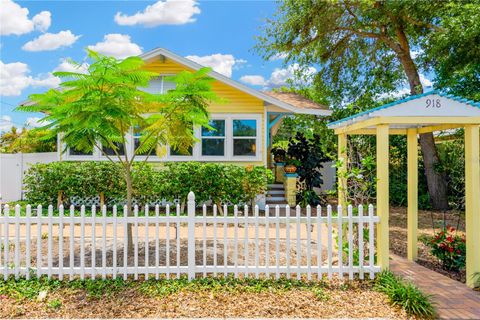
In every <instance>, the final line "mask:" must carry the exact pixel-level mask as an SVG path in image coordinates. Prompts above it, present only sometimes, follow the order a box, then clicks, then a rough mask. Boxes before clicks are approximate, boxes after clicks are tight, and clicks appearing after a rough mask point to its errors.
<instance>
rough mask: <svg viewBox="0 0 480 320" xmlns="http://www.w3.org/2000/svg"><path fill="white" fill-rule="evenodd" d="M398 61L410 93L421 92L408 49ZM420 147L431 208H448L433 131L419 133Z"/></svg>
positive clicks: (444, 181)
mask: <svg viewBox="0 0 480 320" xmlns="http://www.w3.org/2000/svg"><path fill="white" fill-rule="evenodd" d="M407 48H408V46H407ZM400 61H401V62H402V65H403V67H404V69H405V73H406V75H407V78H408V82H409V85H410V94H412V95H415V94H421V93H423V88H422V84H421V82H420V76H419V75H418V70H417V67H416V66H415V63H414V62H413V60H412V58H411V56H410V52H409V51H408V53H405V54H404V55H401V57H400ZM420 147H421V150H422V158H423V164H424V167H425V176H426V178H427V187H428V194H429V195H430V202H431V205H432V208H433V209H434V210H448V196H447V194H448V192H447V191H448V190H447V180H446V176H445V173H444V172H440V171H438V170H437V167H438V165H439V164H440V158H439V156H438V152H437V146H436V145H435V139H434V137H433V133H431V132H430V133H423V134H421V135H420Z"/></svg>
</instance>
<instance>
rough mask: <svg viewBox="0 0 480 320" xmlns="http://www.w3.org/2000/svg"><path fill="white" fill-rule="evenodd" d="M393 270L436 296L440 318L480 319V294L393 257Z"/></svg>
mask: <svg viewBox="0 0 480 320" xmlns="http://www.w3.org/2000/svg"><path fill="white" fill-rule="evenodd" d="M391 259H392V260H391V261H390V269H391V270H392V271H393V272H394V273H395V274H398V275H401V276H403V277H404V278H405V279H409V280H412V281H413V282H414V283H415V284H416V285H417V286H418V287H419V288H420V289H422V290H423V291H424V292H425V293H428V294H431V295H433V296H434V301H435V302H436V308H437V311H438V314H439V317H440V319H480V292H476V291H473V290H471V289H470V288H468V287H467V286H466V285H465V284H463V283H460V282H458V281H456V280H453V279H450V278H448V277H446V276H444V275H441V274H439V273H437V272H434V271H432V270H429V269H427V268H425V267H422V266H421V265H419V264H416V263H413V262H410V261H408V260H407V259H405V258H401V257H399V256H396V255H393V254H391Z"/></svg>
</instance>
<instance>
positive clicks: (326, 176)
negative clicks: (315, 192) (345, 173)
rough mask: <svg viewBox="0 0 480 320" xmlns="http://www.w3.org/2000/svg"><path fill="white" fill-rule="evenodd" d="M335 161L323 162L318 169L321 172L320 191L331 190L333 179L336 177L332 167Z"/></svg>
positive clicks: (333, 184)
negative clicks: (321, 166)
mask: <svg viewBox="0 0 480 320" xmlns="http://www.w3.org/2000/svg"><path fill="white" fill-rule="evenodd" d="M334 164H335V162H333V161H330V162H325V163H324V164H323V168H322V169H321V170H320V172H321V173H322V180H323V184H322V187H321V190H322V191H327V190H333V189H334V186H335V180H336V179H337V176H336V170H335V168H334V167H333V165H334Z"/></svg>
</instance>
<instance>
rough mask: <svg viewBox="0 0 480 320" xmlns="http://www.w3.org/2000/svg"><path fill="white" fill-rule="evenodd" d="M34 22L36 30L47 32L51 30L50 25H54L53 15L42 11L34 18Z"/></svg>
mask: <svg viewBox="0 0 480 320" xmlns="http://www.w3.org/2000/svg"><path fill="white" fill-rule="evenodd" d="M32 22H33V25H34V26H35V29H37V30H38V31H41V32H45V31H47V30H48V28H50V24H51V23H52V14H51V13H50V12H49V11H42V12H40V13H39V14H37V15H36V16H35V17H33V19H32Z"/></svg>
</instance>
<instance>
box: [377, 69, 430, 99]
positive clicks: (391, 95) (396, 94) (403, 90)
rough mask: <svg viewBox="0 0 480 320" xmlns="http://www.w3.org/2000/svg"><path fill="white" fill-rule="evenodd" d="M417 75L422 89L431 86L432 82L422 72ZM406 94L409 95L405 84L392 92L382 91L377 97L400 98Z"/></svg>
mask: <svg viewBox="0 0 480 320" xmlns="http://www.w3.org/2000/svg"><path fill="white" fill-rule="evenodd" d="M419 77H420V82H421V83H422V87H423V89H424V90H425V89H430V88H432V86H433V82H432V81H430V80H429V79H427V78H426V77H425V75H424V74H422V73H420V74H419ZM407 95H410V88H408V87H406V86H405V87H402V88H399V89H397V90H395V91H393V92H388V93H382V94H380V95H379V96H378V99H380V100H383V99H387V98H393V99H400V98H403V97H405V96H407Z"/></svg>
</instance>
